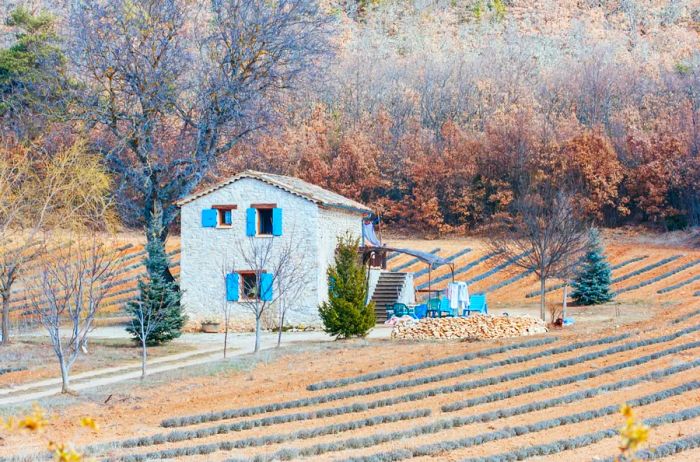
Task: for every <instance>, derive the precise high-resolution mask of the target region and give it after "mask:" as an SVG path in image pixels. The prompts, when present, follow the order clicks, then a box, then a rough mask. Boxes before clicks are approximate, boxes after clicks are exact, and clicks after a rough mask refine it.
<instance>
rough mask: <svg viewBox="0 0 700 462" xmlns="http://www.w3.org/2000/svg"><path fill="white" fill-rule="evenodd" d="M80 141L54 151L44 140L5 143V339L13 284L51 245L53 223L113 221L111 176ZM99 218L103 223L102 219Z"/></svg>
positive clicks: (1, 257)
mask: <svg viewBox="0 0 700 462" xmlns="http://www.w3.org/2000/svg"><path fill="white" fill-rule="evenodd" d="M84 148H85V146H84V143H82V142H77V143H74V144H72V145H70V146H67V147H61V148H59V149H58V150H57V151H56V152H49V151H48V150H47V149H45V148H44V147H42V146H41V145H40V144H36V143H35V144H34V145H32V146H31V147H26V146H21V145H19V144H6V145H5V146H2V147H0V299H2V330H1V332H2V343H3V344H7V343H9V341H10V304H11V297H12V294H13V287H14V285H15V283H16V282H17V280H18V278H19V277H20V276H21V275H22V272H23V270H24V268H25V267H26V266H27V265H28V264H30V263H31V262H33V261H35V260H36V259H37V257H38V256H39V255H42V253H43V252H44V250H45V246H44V241H43V237H44V232H45V231H46V230H47V229H49V228H51V227H53V226H59V227H65V226H82V225H85V224H86V223H87V224H91V225H97V226H102V225H104V223H103V222H104V221H109V216H108V212H107V210H108V205H109V200H108V197H107V192H108V190H109V188H110V181H109V176H108V175H107V174H106V172H105V170H104V168H103V166H102V165H101V163H100V161H99V159H98V158H96V157H95V156H92V155H89V154H87V153H86V151H85V149H84ZM96 221H99V223H96Z"/></svg>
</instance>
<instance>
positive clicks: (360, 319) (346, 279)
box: [319, 235, 376, 338]
mask: <svg viewBox="0 0 700 462" xmlns="http://www.w3.org/2000/svg"><path fill="white" fill-rule="evenodd" d="M358 247H359V240H357V239H353V238H352V237H350V236H349V235H346V236H345V237H344V238H340V239H339V240H338V248H337V249H336V255H335V265H334V266H332V267H330V268H328V301H327V302H323V303H322V304H321V305H320V306H319V312H320V315H321V319H322V320H323V325H324V326H325V331H326V332H328V333H329V334H332V335H335V336H337V337H343V338H348V337H352V336H360V337H364V336H365V335H367V333H368V332H369V330H370V329H371V328H372V327H374V324H375V323H376V320H375V314H374V302H370V303H369V304H366V303H365V302H366V301H367V290H368V289H367V278H366V275H365V269H364V267H363V266H362V265H361V264H360V259H359V255H358Z"/></svg>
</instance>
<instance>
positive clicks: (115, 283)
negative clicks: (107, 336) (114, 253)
mask: <svg viewBox="0 0 700 462" xmlns="http://www.w3.org/2000/svg"><path fill="white" fill-rule="evenodd" d="M127 248H128V247H127ZM179 253H180V250H179V249H176V250H173V251H171V252H168V256H169V257H172V256H175V255H177V254H179ZM145 254H146V252H145V251H140V252H137V253H134V254H131V255H129V256H127V257H126V258H124V257H122V258H123V260H122V259H120V260H118V261H119V263H120V264H122V263H124V262H126V261H130V260H133V259H134V258H136V257H137V256H140V255H145ZM141 266H143V262H142V261H140V262H138V263H133V264H130V265H128V266H124V267H121V268H119V269H118V270H116V271H115V272H114V276H115V280H114V281H112V282H111V283H108V284H103V287H104V288H106V289H110V288H111V287H115V286H118V285H122V284H126V283H129V282H132V281H137V280H138V279H139V278H140V277H143V275H144V273H139V274H136V275H134V276H130V277H128V278H123V279H116V277H118V276H119V275H122V274H124V273H128V272H131V271H133V270H134V269H137V268H139V267H141ZM178 266H180V262H179V261H177V262H174V263H172V264H171V265H170V268H171V269H172V268H177V267H178ZM136 289H137V288H136V286H134V288H133V289H132V290H136ZM114 295H115V294H111V293H109V292H108V293H107V294H106V297H105V299H108V298H109V297H112V296H114ZM27 298H28V297H27V296H24V297H22V298H18V299H15V300H14V301H13V304H12V311H17V310H26V309H30V308H33V306H32V304H31V303H24V304H22V305H17V304H18V303H20V302H22V301H23V300H27ZM128 300H130V299H127V301H128ZM105 301H106V300H105ZM120 302H121V301H120ZM115 304H116V303H111V302H108V303H107V304H106V305H104V308H109V307H111V306H114V305H115ZM41 306H44V305H43V304H42V305H40V307H41Z"/></svg>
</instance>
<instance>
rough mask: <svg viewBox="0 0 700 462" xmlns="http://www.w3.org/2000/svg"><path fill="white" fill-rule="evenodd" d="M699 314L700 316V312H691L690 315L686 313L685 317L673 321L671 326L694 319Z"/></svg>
mask: <svg viewBox="0 0 700 462" xmlns="http://www.w3.org/2000/svg"><path fill="white" fill-rule="evenodd" d="M699 314H700V310H695V311H691V312H690V313H686V314H684V315H683V316H680V317H677V318H676V319H674V320H673V321H671V324H679V323H681V322H683V321H687V320H688V319H690V318H694V317H695V316H697V315H699Z"/></svg>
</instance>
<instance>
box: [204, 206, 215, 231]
mask: <svg viewBox="0 0 700 462" xmlns="http://www.w3.org/2000/svg"><path fill="white" fill-rule="evenodd" d="M218 219H219V211H218V210H216V209H204V210H202V226H203V227H204V228H216V224H217V221H218Z"/></svg>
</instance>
